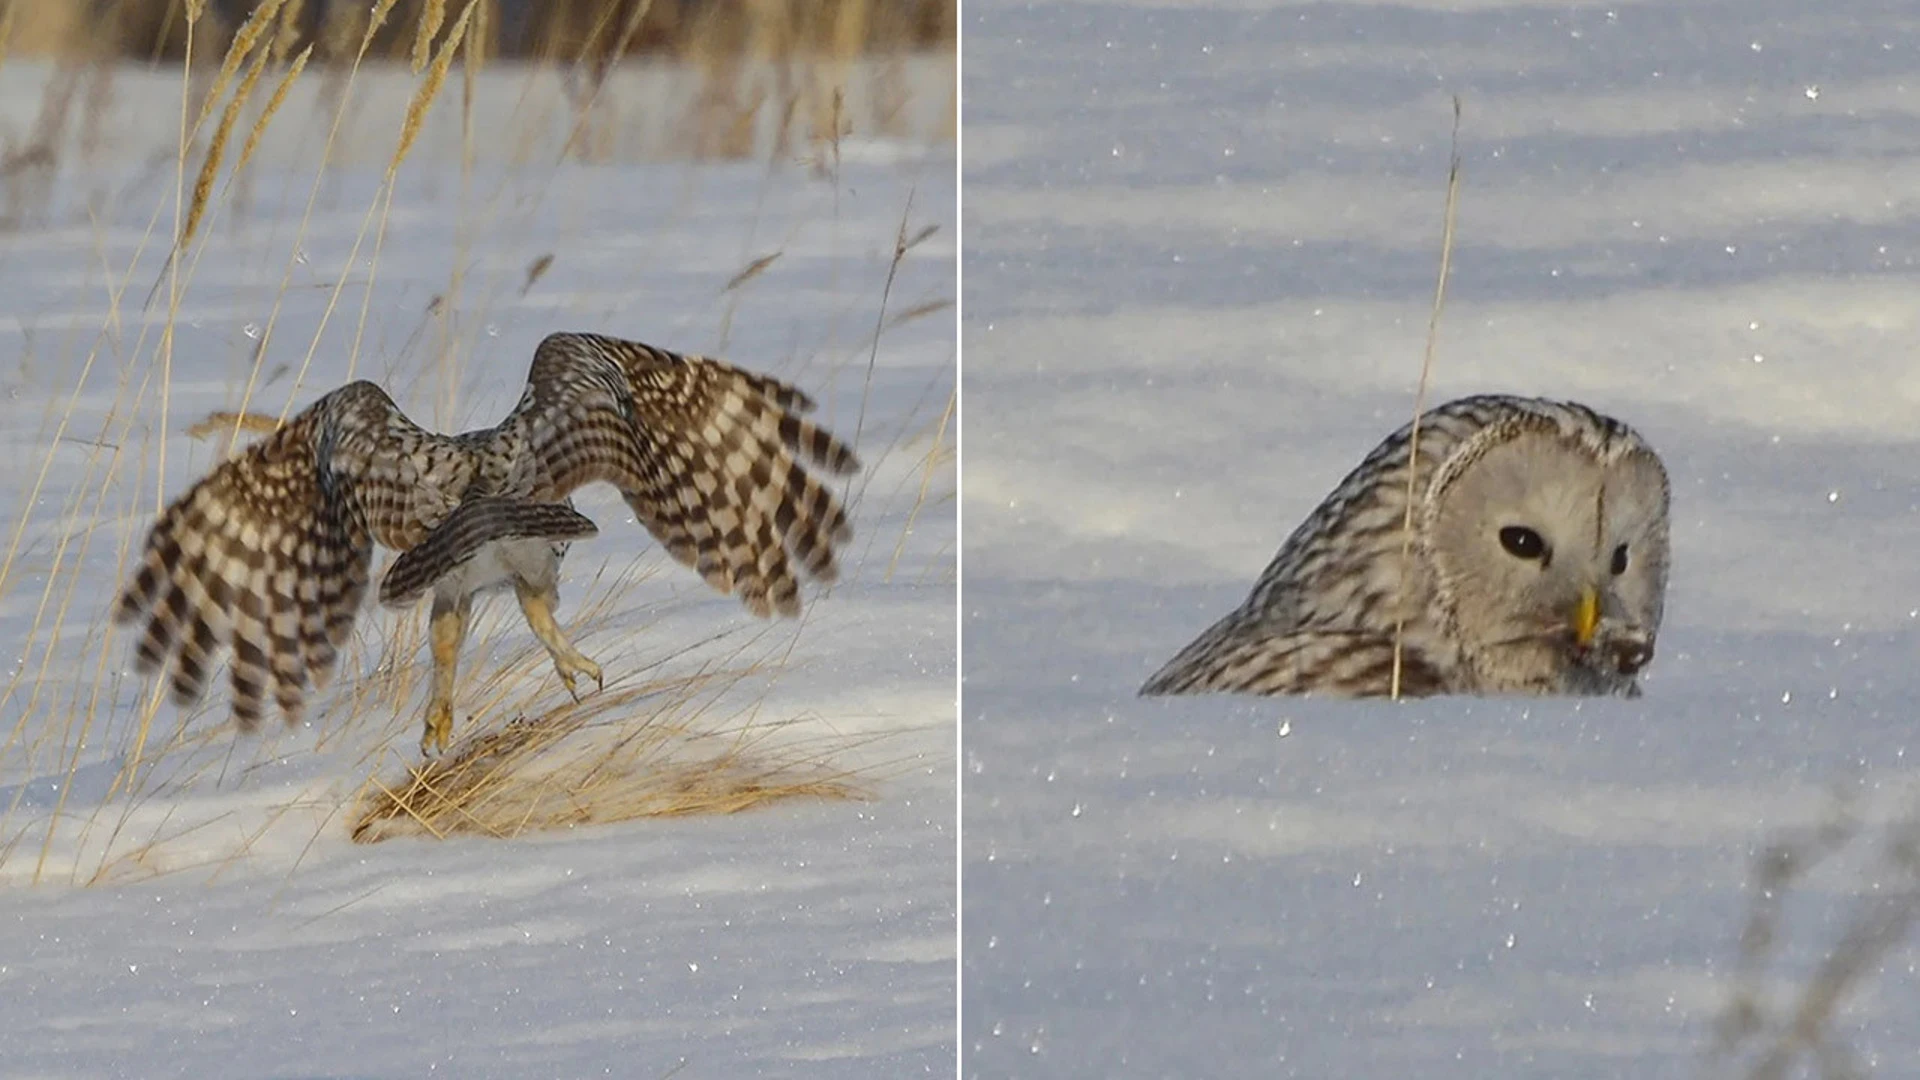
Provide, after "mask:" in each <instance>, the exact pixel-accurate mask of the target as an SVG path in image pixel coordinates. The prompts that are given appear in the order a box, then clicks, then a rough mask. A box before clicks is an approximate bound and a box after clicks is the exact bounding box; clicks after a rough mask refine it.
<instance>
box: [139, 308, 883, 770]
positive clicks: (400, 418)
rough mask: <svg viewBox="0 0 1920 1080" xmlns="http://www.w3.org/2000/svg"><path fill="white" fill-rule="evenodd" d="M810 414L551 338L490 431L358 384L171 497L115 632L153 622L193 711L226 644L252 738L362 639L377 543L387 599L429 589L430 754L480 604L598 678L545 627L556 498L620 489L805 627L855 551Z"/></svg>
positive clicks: (764, 395)
mask: <svg viewBox="0 0 1920 1080" xmlns="http://www.w3.org/2000/svg"><path fill="white" fill-rule="evenodd" d="M812 407H813V403H812V401H811V400H809V399H808V398H807V396H806V395H805V394H803V393H801V392H800V391H799V390H797V389H795V388H793V387H791V386H788V385H787V384H785V383H783V382H780V381H779V380H776V379H772V378H769V377H767V376H764V375H757V374H754V373H752V372H748V371H743V370H741V369H739V368H736V367H733V366H731V365H729V364H725V363H722V362H721V361H718V360H713V359H709V358H706V357H698V356H684V355H681V354H678V353H673V352H668V351H666V350H664V349H655V348H651V347H649V346H646V345H642V344H639V343H638V342H632V341H623V340H620V339H618V338H609V337H601V336H598V335H592V334H554V335H552V336H550V337H548V338H547V339H546V340H545V341H543V342H541V343H540V346H539V348H538V349H537V350H536V351H535V353H534V359H533V366H532V370H531V371H530V372H529V374H528V377H527V389H526V393H525V394H524V395H523V396H522V397H521V399H520V403H519V405H518V406H517V407H515V409H514V410H513V412H512V413H511V414H510V415H508V416H507V418H506V419H504V420H502V421H501V422H500V423H499V424H498V425H496V426H494V427H492V428H487V429H485V430H482V431H473V432H468V433H466V434H462V435H440V434H436V433H434V432H430V431H426V430H424V429H422V428H420V427H418V426H417V425H415V424H414V423H413V422H412V421H411V420H409V419H407V417H406V415H405V414H404V413H402V412H401V411H400V409H399V407H398V406H396V405H395V404H394V402H393V399H392V398H390V397H388V396H387V394H386V393H385V392H384V391H382V390H381V389H380V388H379V387H378V386H375V385H374V384H373V383H370V382H355V383H350V384H348V385H346V386H343V387H341V388H340V389H338V390H335V391H333V392H332V393H330V394H327V395H326V396H324V397H322V398H320V399H319V400H318V401H316V402H314V403H313V404H312V405H311V406H309V407H308V408H307V409H306V410H304V411H303V412H301V413H300V414H299V415H297V416H295V417H293V418H292V419H291V420H289V421H288V422H287V424H286V426H285V427H282V428H281V429H279V430H278V431H276V432H274V433H273V434H272V435H270V436H268V437H267V438H265V439H263V440H261V441H260V442H259V443H256V444H255V445H253V446H251V447H249V448H248V449H247V450H246V451H245V452H243V453H241V454H240V455H238V456H236V457H234V458H232V459H231V460H229V461H226V462H224V463H223V464H221V465H220V466H218V467H217V468H215V469H214V470H213V471H212V472H211V473H210V474H208V475H207V477H206V478H205V479H203V480H201V481H200V482H199V483H198V484H196V485H194V486H193V487H192V488H191V489H189V490H188V491H187V493H186V494H184V495H182V496H181V497H180V498H179V499H177V500H175V502H174V503H173V504H172V505H171V506H169V507H168V508H167V509H166V511H165V512H163V513H162V514H161V515H160V519H159V521H157V522H156V523H155V524H154V526H153V528H152V530H151V531H150V532H149V533H148V536H147V542H146V547H145V550H144V552H143V554H142V557H141V562H140V568H139V570H138V571H137V572H136V574H135V576H134V578H133V580H132V581H131V582H129V583H128V585H127V586H126V588H125V589H124V590H123V591H122V593H121V595H120V600H119V603H118V606H117V611H116V615H117V618H118V620H119V621H121V622H123V623H124V622H134V621H137V620H144V621H145V624H146V629H145V632H144V634H143V635H142V636H141V639H140V643H139V646H138V652H137V657H138V662H139V667H140V669H141V670H142V671H157V670H159V669H161V668H163V667H166V666H167V665H168V664H169V663H171V665H172V685H173V691H174V696H175V698H176V699H177V700H180V701H182V702H188V701H192V700H194V699H197V698H198V697H199V696H200V694H201V692H202V690H203V689H204V687H205V685H206V681H207V677H208V675H209V668H210V666H211V665H212V663H213V662H214V660H215V659H217V656H218V653H219V652H220V650H221V649H222V648H223V647H231V648H232V650H233V663H232V672H231V679H232V684H233V708H234V716H235V718H236V720H237V721H238V722H239V725H240V726H241V727H242V728H243V729H250V728H252V727H254V726H256V725H257V724H258V723H259V721H260V719H261V716H262V714H263V713H264V711H265V700H266V696H267V694H268V692H269V691H271V693H272V696H273V697H274V699H275V701H276V703H277V704H278V705H279V707H280V709H281V711H282V712H283V713H284V714H285V715H286V717H287V719H288V720H289V721H291V720H293V719H296V718H297V717H298V716H299V715H300V712H301V709H302V707H303V705H304V702H305V699H306V696H307V694H308V692H309V688H310V686H312V685H314V684H317V683H319V682H320V681H321V680H323V679H324V678H325V677H326V676H327V675H328V674H329V673H330V672H331V670H332V667H333V664H334V661H335V658H336V656H337V653H338V650H339V648H340V646H341V645H342V644H343V643H344V641H345V639H346V635H347V633H348V631H350V630H351V629H352V626H353V622H354V618H355V615H356V613H357V611H358V609H359V605H360V601H361V599H362V598H363V596H364V595H365V593H366V589H367V585H368V581H369V569H370V566H371V563H372V558H373V548H374V545H375V544H378V545H380V546H382V547H386V548H390V549H392V550H395V551H399V552H401V553H402V554H401V555H400V557H399V558H397V559H396V560H394V562H393V564H392V566H390V567H389V568H388V571H387V574H386V576H385V577H384V578H383V579H382V581H381V586H380V598H381V601H382V602H383V603H385V604H387V605H389V606H396V607H397V606H403V605H407V604H411V603H413V602H414V601H416V600H418V599H420V598H421V597H422V596H424V595H426V594H427V593H428V592H431V593H432V595H433V614H432V626H431V629H432V644H433V659H434V680H433V687H432V694H431V697H430V699H429V703H428V710H427V731H426V736H425V738H424V739H423V744H424V745H426V746H428V747H430V748H432V747H440V748H444V746H445V745H446V743H447V740H448V737H449V733H450V731H451V728H452V691H453V678H454V669H455V662H456V659H457V654H458V651H459V647H460V643H461V641H462V639H463V638H464V636H465V633H466V625H467V620H468V615H469V611H470V606H471V602H472V599H473V597H474V596H475V595H476V594H478V593H481V592H484V591H488V590H491V589H495V588H501V587H505V586H508V585H511V586H512V587H513V588H514V591H515V593H516V595H517V597H518V599H519V601H520V607H521V610H522V612H523V614H524V615H525V616H526V619H527V623H528V626H529V627H530V628H531V629H532V630H533V632H534V634H535V636H537V637H538V638H539V639H540V641H541V642H542V644H544V645H545V646H546V647H547V650H548V652H549V653H550V654H551V655H552V657H553V662H554V667H555V669H556V670H557V671H558V672H559V674H560V677H561V678H562V680H563V681H564V682H565V683H566V684H567V687H568V689H570V690H571V689H574V687H575V682H576V679H577V677H578V676H580V675H586V676H589V677H591V678H592V679H594V680H595V681H596V682H598V681H599V680H600V669H599V667H598V666H596V665H595V664H594V663H593V662H592V661H590V660H588V659H587V658H586V657H584V656H582V655H580V653H579V652H578V651H576V650H575V649H574V648H573V646H572V644H570V643H569V642H568V641H567V639H566V637H565V636H564V635H563V634H562V633H561V632H560V630H559V628H558V626H557V625H556V624H555V622H554V618H553V607H554V605H555V603H556V602H557V585H558V581H559V570H560V560H561V558H562V557H563V556H564V555H565V553H566V551H567V545H568V543H569V542H570V541H572V540H575V539H578V538H580V537H584V536H590V535H592V534H593V533H594V532H595V527H594V524H593V522H592V521H590V520H588V519H587V518H586V517H584V516H582V515H581V514H580V513H579V512H577V511H576V510H574V509H573V506H572V503H571V501H570V500H569V496H570V494H571V493H572V492H573V491H574V490H575V489H576V488H579V487H582V486H584V485H586V484H588V483H592V482H594V481H605V482H608V483H611V484H613V485H614V486H615V487H616V488H618V489H619V490H620V493H621V494H622V496H623V497H624V498H625V500H626V502H627V505H628V506H629V507H631V508H632V509H633V512H634V515H635V517H636V518H637V519H638V520H639V522H640V523H641V524H642V525H644V526H645V527H646V528H647V530H648V531H649V532H651V533H652V534H653V535H654V537H655V538H656V539H658V540H659V541H660V543H661V544H662V545H663V546H664V547H665V548H666V550H667V552H668V553H669V554H670V555H672V556H673V557H674V558H675V559H677V560H679V561H680V562H682V563H685V564H686V565H689V566H692V567H693V568H695V569H696V570H697V571H698V572H699V573H700V575H701V576H702V577H703V578H705V579H706V581H707V582H708V583H709V584H710V585H712V586H713V587H714V588H716V589H718V590H720V591H721V592H726V593H736V594H738V595H739V596H740V598H741V599H742V600H743V601H744V602H745V604H746V606H747V608H748V609H749V610H751V611H752V612H753V613H754V614H756V615H760V616H762V617H765V616H769V615H773V614H776V613H777V614H782V615H794V614H797V613H798V612H799V610H800V590H799V583H798V575H799V574H805V575H806V576H809V577H812V578H815V579H817V580H820V581H831V580H832V579H833V577H834V574H835V566H834V548H835V546H836V545H837V544H840V543H843V542H845V541H846V539H847V538H848V537H849V536H850V534H851V533H850V529H849V527H848V524H847V517H846V513H845V511H844V510H843V509H842V508H841V505H840V501H839V499H838V498H836V497H835V496H834V494H833V492H832V491H831V490H830V489H828V488H827V487H825V486H824V485H823V484H821V483H820V481H819V480H817V479H816V478H815V477H813V476H812V475H810V474H809V473H808V471H807V469H806V468H805V466H806V465H809V464H810V465H814V466H817V467H822V468H825V469H827V470H829V471H832V472H835V473H846V472H851V471H852V470H854V469H856V468H857V467H858V461H857V459H856V458H855V457H854V454H853V451H852V450H851V449H849V448H848V447H846V446H845V445H844V444H842V443H841V442H840V441H839V440H837V439H835V438H834V437H833V436H832V435H831V434H830V433H828V432H826V431H825V430H823V429H821V428H819V427H816V426H815V425H814V424H813V423H812V422H811V421H809V420H807V419H805V418H804V417H803V415H802V414H804V413H805V412H807V411H808V410H810V409H811V408H812ZM796 563H797V564H798V566H797V567H796V565H795V564H796Z"/></svg>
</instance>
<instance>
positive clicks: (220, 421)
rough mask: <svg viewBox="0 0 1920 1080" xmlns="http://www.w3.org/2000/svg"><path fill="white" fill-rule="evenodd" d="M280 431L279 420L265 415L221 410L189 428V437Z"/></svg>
mask: <svg viewBox="0 0 1920 1080" xmlns="http://www.w3.org/2000/svg"><path fill="white" fill-rule="evenodd" d="M279 430H280V421H279V419H278V418H276V417H272V416H268V415H266V414H265V413H257V412H229V411H227V410H225V409H220V410H218V411H216V412H210V413H208V414H207V415H206V416H205V417H204V418H203V419H201V420H200V422H198V423H196V424H194V425H193V426H192V427H189V428H187V437H188V438H192V439H204V438H206V437H207V436H209V435H212V434H213V433H215V432H217V431H230V432H232V433H233V434H235V435H239V434H240V433H242V432H245V433H246V434H248V435H271V434H273V433H274V432H276V431H279Z"/></svg>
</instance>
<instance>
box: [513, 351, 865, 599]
mask: <svg viewBox="0 0 1920 1080" xmlns="http://www.w3.org/2000/svg"><path fill="white" fill-rule="evenodd" d="M527 382H528V389H527V395H526V397H525V398H523V399H522V400H521V403H520V406H519V408H518V409H517V410H515V416H514V417H513V418H510V420H509V422H510V423H511V422H518V423H520V424H522V425H524V427H525V430H526V433H527V436H528V438H529V440H530V442H531V444H532V448H533V456H534V458H535V460H536V462H537V467H538V468H539V470H540V471H541V474H542V476H541V483H540V484H539V485H538V486H539V487H540V488H541V489H542V491H541V493H540V497H541V498H544V499H551V500H558V499H561V498H564V497H565V496H566V495H567V494H568V493H569V492H571V491H573V490H574V489H575V488H578V487H580V486H582V485H584V484H587V483H591V482H593V481H596V480H601V481H606V482H608V483H611V484H613V485H614V486H615V487H617V488H619V489H620V493H621V494H622V495H623V496H624V497H625V498H626V501H627V505H628V506H630V507H632V509H633V512H634V515H635V517H636V518H637V519H638V520H639V521H640V523H641V524H642V525H644V526H646V528H647V531H649V532H651V533H652V534H653V536H654V538H655V539H657V540H658V541H660V543H661V545H662V546H663V547H665V548H666V549H667V552H668V553H669V554H670V555H672V556H673V557H674V558H675V559H676V560H678V561H679V562H681V563H682V564H685V565H687V566H691V567H693V568H694V569H695V570H697V571H699V573H700V576H701V577H703V578H705V579H706V581H707V583H708V584H709V585H711V586H713V587H714V588H715V589H718V590H720V591H721V592H724V593H737V594H739V596H740V598H741V600H742V601H743V602H744V603H745V604H746V606H747V608H748V609H749V610H751V611H752V612H753V613H754V614H756V615H760V616H762V617H765V616H769V615H772V614H775V613H778V614H781V615H789V616H791V615H797V614H799V611H800V586H799V582H798V578H797V575H796V573H795V568H794V564H795V563H796V562H797V563H798V564H799V567H800V570H801V572H803V573H804V574H806V575H807V576H808V577H811V578H813V579H815V580H818V581H821V582H831V581H832V580H834V578H835V576H836V573H837V570H836V566H835V547H836V546H837V545H839V544H844V543H845V542H846V541H847V540H848V539H850V538H851V536H852V529H851V528H850V526H849V525H848V523H847V514H846V510H845V509H844V508H843V507H842V506H841V504H840V500H839V498H838V497H837V496H836V495H835V494H834V492H833V491H832V490H831V489H829V488H828V487H827V486H826V485H825V484H823V483H821V481H820V480H819V479H818V478H817V477H815V476H814V475H813V474H812V473H810V472H809V471H808V469H807V466H814V467H816V468H820V469H824V470H826V471H827V472H829V473H833V474H842V475H844V474H847V473H851V472H854V471H856V470H857V469H859V467H860V461H859V459H858V458H857V457H856V456H855V455H854V452H853V450H852V449H851V448H849V447H848V446H847V445H846V444H844V443H842V442H841V441H840V440H839V439H836V438H835V437H834V436H833V435H832V434H831V433H829V432H827V431H826V430H825V429H823V428H820V427H818V426H817V425H815V424H814V423H813V422H812V421H811V420H808V419H806V416H805V414H806V413H807V412H809V411H811V410H812V408H813V401H812V400H811V399H810V398H808V397H807V395H805V394H803V393H801V392H800V391H799V390H797V389H795V388H794V387H792V386H789V385H787V384H786V383H784V382H781V381H780V380H778V379H775V378H771V377H769V376H766V375H759V374H755V373H754V372H750V371H743V370H741V369H740V368H737V367H734V366H732V365H730V364H726V363H723V362H721V361H719V360H713V359H709V358H706V357H699V356H686V355H682V354H679V353H674V352H669V351H667V350H665V349H656V348H652V347H650V346H647V345H642V344H640V343H639V342H634V341H624V340H621V339H618V338H610V337H602V336H599V335H594V334H571V333H562V334H554V335H551V336H549V337H548V338H547V339H546V340H545V341H542V342H541V343H540V346H539V348H538V349H537V350H536V351H535V352H534V358H533V369H532V371H531V372H530V374H529V376H528V379H527Z"/></svg>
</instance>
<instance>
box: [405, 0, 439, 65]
mask: <svg viewBox="0 0 1920 1080" xmlns="http://www.w3.org/2000/svg"><path fill="white" fill-rule="evenodd" d="M446 18H447V0H426V2H425V3H424V4H423V5H422V6H421V8H420V22H419V25H417V26H416V27H415V28H414V32H413V73H414V74H415V75H418V74H420V69H421V68H423V67H426V66H427V61H428V59H430V58H431V57H432V56H433V37H434V35H435V34H438V33H439V32H440V24H441V23H443V22H445V21H446Z"/></svg>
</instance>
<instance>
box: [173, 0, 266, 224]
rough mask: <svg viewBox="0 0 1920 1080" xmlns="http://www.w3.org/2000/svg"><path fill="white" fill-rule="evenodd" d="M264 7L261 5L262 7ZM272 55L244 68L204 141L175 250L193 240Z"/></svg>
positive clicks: (254, 61) (254, 60) (259, 58)
mask: <svg viewBox="0 0 1920 1080" xmlns="http://www.w3.org/2000/svg"><path fill="white" fill-rule="evenodd" d="M262 10H264V8H263V9H262ZM270 55H271V54H270V53H269V52H268V51H267V50H265V49H262V50H261V51H260V53H259V55H257V56H255V57H254V59H253V63H252V64H250V65H249V66H248V67H247V74H246V76H245V77H244V78H243V79H241V80H240V88H239V89H238V90H235V91H234V92H233V99H232V100H231V101H228V102H227V107H226V109H225V110H223V111H222V112H221V114H220V126H219V127H216V128H214V130H213V138H212V139H210V140H208V142H207V156H206V158H205V159H204V160H203V161H201V163H200V174H199V176H198V177H196V178H195V179H194V182H193V201H192V203H191V204H189V205H188V207H187V223H186V225H185V226H184V227H183V228H182V229H181V230H180V238H179V239H178V240H176V241H174V245H173V247H174V251H175V253H176V254H177V253H179V252H182V251H185V250H186V249H187V247H188V246H189V245H190V244H192V243H193V237H194V234H195V233H196V232H197V231H198V230H199V228H200V219H201V218H202V217H204V216H205V215H206V212H207V204H208V203H209V202H211V201H212V199H213V181H214V178H215V177H217V176H219V174H220V160H221V158H223V157H225V156H226V152H227V140H228V139H229V138H230V137H232V135H233V127H234V125H235V124H236V123H238V122H239V120H240V110H241V109H243V108H245V107H246V104H247V99H248V98H249V97H251V96H252V95H253V88H254V85H255V84H256V83H258V82H259V81H260V73H261V72H262V71H265V70H266V67H267V59H268V57H269V56H270Z"/></svg>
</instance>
